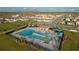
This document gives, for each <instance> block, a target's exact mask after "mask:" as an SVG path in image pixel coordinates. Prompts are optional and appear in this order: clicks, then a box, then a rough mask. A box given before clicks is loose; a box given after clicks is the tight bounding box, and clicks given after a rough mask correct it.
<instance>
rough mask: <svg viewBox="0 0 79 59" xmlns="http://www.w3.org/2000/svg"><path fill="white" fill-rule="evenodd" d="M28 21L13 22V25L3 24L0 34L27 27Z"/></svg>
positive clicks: (0, 26)
mask: <svg viewBox="0 0 79 59" xmlns="http://www.w3.org/2000/svg"><path fill="white" fill-rule="evenodd" d="M27 23H28V22H27V21H26V22H24V21H17V22H11V23H2V24H0V33H1V32H4V31H7V30H10V29H16V28H17V27H20V26H23V25H27Z"/></svg>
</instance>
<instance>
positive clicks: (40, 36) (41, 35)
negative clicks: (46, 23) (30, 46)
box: [17, 29, 50, 42]
mask: <svg viewBox="0 0 79 59" xmlns="http://www.w3.org/2000/svg"><path fill="white" fill-rule="evenodd" d="M17 34H19V35H21V36H25V37H28V38H31V39H39V40H43V41H44V42H49V41H50V33H42V32H40V31H35V30H33V29H26V30H23V31H21V32H18V33H17ZM33 34H37V35H33Z"/></svg>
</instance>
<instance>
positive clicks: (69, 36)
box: [61, 31, 79, 51]
mask: <svg viewBox="0 0 79 59" xmlns="http://www.w3.org/2000/svg"><path fill="white" fill-rule="evenodd" d="M64 34H65V37H64V41H63V43H62V48H61V50H66V51H73V50H75V51H76V50H79V32H70V31H64Z"/></svg>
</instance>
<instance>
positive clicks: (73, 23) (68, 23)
mask: <svg viewBox="0 0 79 59" xmlns="http://www.w3.org/2000/svg"><path fill="white" fill-rule="evenodd" d="M67 25H75V22H74V21H67Z"/></svg>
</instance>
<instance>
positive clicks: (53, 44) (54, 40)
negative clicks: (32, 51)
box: [11, 27, 63, 50]
mask: <svg viewBox="0 0 79 59" xmlns="http://www.w3.org/2000/svg"><path fill="white" fill-rule="evenodd" d="M26 29H33V30H35V31H39V30H37V29H38V28H36V27H33V28H32V27H27V28H25V29H21V30H18V31H15V32H13V33H11V35H12V36H15V37H17V38H25V40H27V41H28V42H32V43H33V44H37V45H39V46H41V47H43V48H46V49H48V50H58V48H59V45H60V42H61V38H59V37H62V35H63V34H62V33H59V35H58V34H57V33H55V32H54V31H52V32H51V37H50V40H49V42H47V43H45V42H44V41H43V40H39V39H32V38H29V37H28V36H21V35H19V34H17V33H19V32H22V31H24V30H26ZM40 36H42V35H40ZM46 40H47V39H46Z"/></svg>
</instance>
